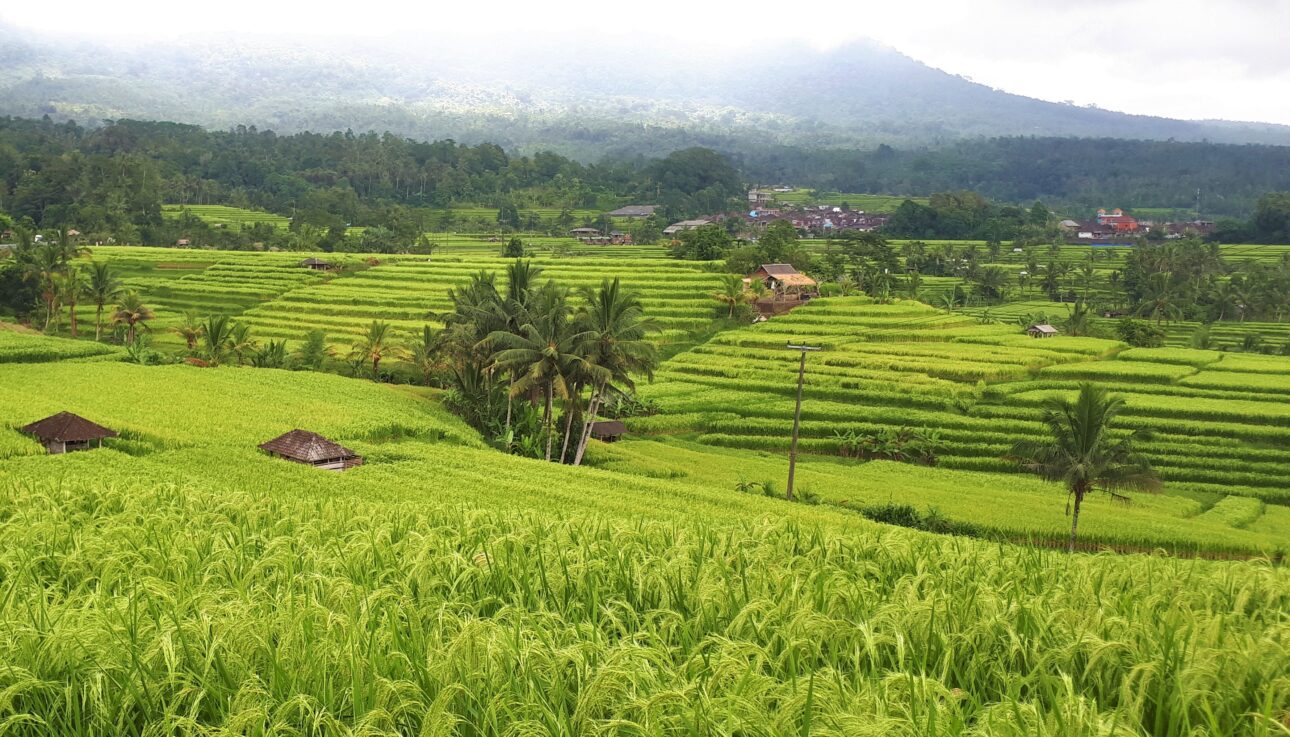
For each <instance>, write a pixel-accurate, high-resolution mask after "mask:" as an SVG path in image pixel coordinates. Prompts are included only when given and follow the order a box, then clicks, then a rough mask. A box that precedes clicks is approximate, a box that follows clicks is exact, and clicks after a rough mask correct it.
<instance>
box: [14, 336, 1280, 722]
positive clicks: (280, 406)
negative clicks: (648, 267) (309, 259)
mask: <svg viewBox="0 0 1290 737" xmlns="http://www.w3.org/2000/svg"><path fill="white" fill-rule="evenodd" d="M886 327H888V328H892V327H894V326H892V325H887V326H886ZM1088 348H1089V347H1087V346H1086V347H1085V348H1084V351H1080V352H1086V351H1087V350H1088ZM1058 352H1060V351H1058ZM0 386H3V387H5V388H6V389H13V391H0V539H4V540H5V541H6V544H5V545H3V546H0V572H3V574H4V578H3V591H4V595H3V596H0V633H3V636H2V637H0V664H2V665H0V686H2V687H3V688H2V690H0V692H2V693H3V694H4V699H3V700H0V720H3V722H2V723H3V724H4V725H5V733H6V734H7V735H13V736H14V737H44V736H45V735H50V734H57V735H107V734H112V735H127V736H134V735H139V736H143V735H159V734H167V735H171V734H173V735H209V734H244V733H255V734H318V735H322V734H336V735H355V736H356V735H406V734H443V733H453V732H454V731H456V732H460V733H467V734H472V735H479V737H503V736H504V735H516V734H521V733H522V734H530V733H531V734H678V735H679V734H712V735H719V734H733V733H736V732H737V733H740V734H764V735H780V734H801V735H824V734H829V735H832V734H857V735H876V734H883V735H897V736H898V737H924V736H934V737H966V736H968V735H991V736H992V737H1023V736H1025V737H1129V736H1130V735H1133V736H1135V737H1137V736H1139V735H1149V736H1150V737H1196V736H1198V735H1209V736H1211V737H1218V736H1220V735H1221V736H1223V737H1228V736H1230V737H1271V735H1276V734H1278V730H1279V729H1280V728H1279V727H1278V726H1277V725H1278V722H1279V721H1280V720H1281V719H1282V717H1283V714H1284V708H1283V707H1284V704H1285V703H1286V699H1287V698H1288V697H1290V682H1288V681H1287V679H1286V676H1285V674H1286V672H1287V665H1288V663H1290V653H1288V652H1287V649H1286V637H1287V622H1286V617H1285V612H1286V610H1287V606H1288V605H1290V601H1288V600H1287V597H1288V594H1287V592H1288V591H1290V581H1288V575H1287V572H1286V569H1285V568H1284V567H1280V566H1276V565H1273V564H1271V563H1269V562H1267V561H1257V560H1256V561H1203V560H1179V559H1176V558H1171V557H1167V556H1144V555H1134V556H1109V555H1077V556H1068V555H1066V554H1065V553H1057V552H1051V551H1046V550H1043V549H1036V548H1033V547H1023V546H1013V545H1001V544H998V543H995V542H992V541H979V540H971V539H964V538H953V537H945V536H936V535H927V534H923V533H917V532H913V531H909V530H903V529H899V528H894V527H890V526H885V525H878V524H875V523H872V522H869V521H867V520H865V519H863V518H861V517H860V515H858V514H855V513H854V512H850V511H847V510H844V509H839V508H836V507H833V506H830V505H819V506H810V505H804V504H788V503H786V502H784V501H782V500H775V499H767V498H765V497H762V496H758V495H751V494H742V493H738V492H735V491H734V490H732V489H731V488H729V486H728V485H727V484H726V483H724V482H721V483H714V482H712V481H710V480H709V478H716V477H715V476H713V477H709V476H708V475H707V474H717V473H720V472H721V469H720V468H718V464H716V463H714V462H713V460H714V458H717V457H719V455H720V454H719V453H714V454H710V455H707V454H703V453H693V454H691V453H686V452H683V451H678V452H677V454H676V456H675V457H674V459H673V460H674V461H676V462H677V463H678V465H679V466H681V467H682V468H684V469H688V470H691V471H693V472H694V474H695V475H694V477H693V478H692V479H685V478H673V479H667V478H663V479H660V478H643V477H642V476H641V475H640V474H637V473H622V472H619V471H615V470H613V469H587V468H581V469H575V468H570V467H567V466H558V465H556V464H550V463H543V462H541V461H533V460H526V459H521V458H516V457H511V456H504V455H501V454H499V453H498V452H496V451H493V450H491V449H488V448H485V447H483V446H482V443H480V441H479V439H478V438H477V437H475V436H474V435H473V433H471V432H470V431H469V430H468V429H466V428H465V427H464V426H463V425H462V424H461V423H460V422H458V421H457V420H455V419H454V418H452V417H450V416H448V415H447V414H446V413H444V412H443V411H442V410H441V409H439V408H438V406H437V405H436V404H435V403H434V402H433V401H428V400H429V399H430V395H429V394H428V393H427V392H424V391H416V390H408V389H407V388H406V387H403V388H399V387H390V386H383V385H378V384H375V383H372V382H368V381H361V380H353V379H345V378H341V377H337V376H327V375H322V374H313V373H308V372H286V371H275V370H264V369H236V368H218V369H199V368H195V367H191V366H163V367H144V366H135V365H130V364H121V363H84V364H77V363H69V362H60V363H56V364H47V365H33V364H25V365H19V364H8V365H3V366H0ZM107 387H110V389H111V390H110V391H105V388H107ZM64 408H65V409H70V410H72V411H76V412H78V413H80V414H84V415H86V416H88V417H91V418H94V419H96V420H100V421H102V422H104V423H107V424H109V425H111V426H114V427H119V428H120V429H121V430H122V433H123V436H124V437H123V438H120V439H115V440H111V441H109V443H108V445H107V447H105V448H102V449H97V450H93V451H89V452H84V453H75V454H70V455H65V456H47V455H42V454H40V453H38V452H34V449H33V447H32V446H33V444H32V443H31V442H30V441H29V440H26V439H24V438H22V437H21V436H18V435H16V434H15V433H13V432H12V430H11V429H10V428H12V427H14V426H16V425H19V424H21V423H24V422H27V421H30V420H31V419H33V418H35V417H39V416H41V415H43V414H47V413H49V412H51V411H53V410H54V409H64ZM296 426H304V427H311V428H314V429H316V430H319V431H321V432H323V433H325V434H327V435H329V436H331V437H333V438H335V439H336V440H338V441H341V442H343V443H344V444H346V445H350V446H352V447H353V448H354V449H355V450H358V451H360V452H361V453H363V454H364V455H365V456H366V459H367V463H365V464H364V465H363V466H361V467H358V468H355V469H352V470H350V471H347V472H346V473H344V474H338V473H327V472H321V471H319V470H317V469H314V468H310V467H307V466H303V465H299V464H293V463H289V462H286V461H282V460H277V459H273V458H270V457H267V456H266V455H265V454H263V453H261V452H259V451H257V450H256V449H255V447H254V446H255V444H256V443H258V442H260V441H262V440H263V439H266V438H268V437H271V436H273V435H274V434H276V433H278V432H281V431H282V430H284V429H286V428H290V427H296ZM775 460H777V459H775ZM738 462H739V458H738V457H734V456H732V457H730V458H729V461H728V464H727V465H729V466H733V465H734V464H735V463H738ZM771 462H772V461H771V460H763V461H762V463H771ZM776 465H777V466H778V465H779V464H778V463H776ZM757 470H760V469H757ZM757 470H754V472H757ZM918 470H920V469H913V468H912V467H908V466H898V465H896V464H882V463H875V464H870V466H869V467H866V468H864V469H863V470H862V472H863V473H864V474H866V480H865V484H866V485H868V486H870V487H874V486H877V487H882V486H886V487H897V488H898V487H902V486H905V485H908V484H911V483H914V482H915V481H916V480H917V479H918V478H920V475H914V474H912V473H907V472H914V471H918ZM825 471H826V469H821V470H820V471H819V473H820V474H821V476H823V475H826V474H825ZM954 473H955V472H952V471H939V472H938V473H937V474H932V475H930V476H929V477H928V479H929V480H928V481H927V486H926V489H927V491H926V493H927V495H928V496H929V497H934V498H935V499H937V500H938V501H941V500H943V503H945V504H949V503H950V501H951V500H953V498H954V497H955V496H956V495H957V496H959V497H964V498H966V497H969V496H970V494H971V493H972V491H973V490H974V489H975V488H976V487H972V486H969V487H962V486H960V487H955V485H954V482H953V481H952V480H951V481H947V480H946V479H945V478H943V477H942V476H941V475H942V474H954ZM949 478H951V479H953V478H956V477H954V476H950V477H949ZM1018 481H1019V483H1021V485H1024V480H1021V479H1018ZM821 483H822V484H823V481H822V480H821ZM822 491H827V490H823V489H822ZM1024 492H1025V489H1021V490H1020V491H1019V492H1018V493H1024ZM1039 494H1040V495H1042V492H1040V493H1039ZM1053 501H1055V500H1053ZM1247 501H1252V500H1240V499H1236V500H1235V501H1224V502H1221V503H1219V504H1215V505H1213V506H1212V507H1211V508H1210V509H1208V510H1207V511H1206V512H1204V514H1202V515H1199V516H1205V515H1210V516H1211V517H1212V518H1213V519H1210V520H1206V521H1204V523H1203V524H1202V523H1201V522H1198V523H1197V525H1198V526H1197V528H1196V529H1197V531H1198V532H1204V531H1207V530H1211V529H1218V527H1217V526H1218V525H1227V526H1229V527H1231V528H1232V529H1233V532H1232V533H1231V534H1232V535H1236V534H1237V532H1236V531H1237V530H1239V529H1240V528H1239V525H1242V524H1244V525H1247V526H1249V527H1251V528H1252V527H1253V526H1255V525H1257V524H1259V520H1258V519H1256V518H1257V517H1258V515H1257V514H1256V513H1255V512H1256V511H1257V510H1254V509H1252V508H1251V505H1250V504H1248V503H1245V502H1247ZM1157 502H1158V504H1159V508H1153V509H1157V511H1159V512H1160V514H1161V515H1162V516H1163V515H1165V514H1166V513H1167V512H1166V510H1165V507H1166V506H1167V505H1170V504H1176V503H1177V500H1172V499H1164V498H1162V499H1159V500H1157ZM961 503H964V502H961ZM1032 509H1033V507H1020V506H1019V507H1017V509H1016V510H1005V511H1014V512H1016V513H1027V512H1029V511H1031V510H1032ZM1089 510H1090V514H1089V516H1090V517H1093V516H1094V515H1095V514H1096V513H1099V512H1107V513H1109V512H1111V511H1113V510H1112V509H1110V508H1106V507H1103V506H1101V505H1100V504H1099V503H1097V502H1093V503H1090V507H1089ZM1134 511H1135V515H1131V516H1126V519H1125V520H1123V521H1122V522H1123V524H1125V525H1132V524H1133V523H1134V522H1135V521H1137V520H1140V519H1141V516H1140V515H1138V514H1136V513H1141V514H1146V513H1147V511H1148V509H1147V508H1146V507H1145V506H1144V508H1143V509H1140V510H1136V509H1135V510H1134ZM1199 516H1198V519H1199ZM1090 524H1092V523H1090ZM1107 524H1108V525H1111V524H1114V521H1113V520H1110V521H1108V523H1107ZM1216 534H1217V533H1216ZM111 684H122V685H121V686H119V687H117V686H115V685H111Z"/></svg>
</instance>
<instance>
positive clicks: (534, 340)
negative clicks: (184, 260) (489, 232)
mask: <svg viewBox="0 0 1290 737" xmlns="http://www.w3.org/2000/svg"><path fill="white" fill-rule="evenodd" d="M531 302H532V304H531V305H530V307H529V308H528V309H526V310H525V318H526V321H525V322H524V324H522V325H521V326H520V328H519V331H518V332H514V333H512V332H508V331H506V330H496V331H493V332H492V333H491V334H489V336H488V338H487V342H488V344H489V345H492V346H495V347H496V348H497V349H498V350H497V352H495V353H494V354H493V364H494V365H496V366H497V367H499V368H501V369H504V370H512V371H516V372H517V374H518V377H519V378H518V379H517V380H516V381H515V383H514V384H513V385H512V386H511V390H510V395H511V396H519V395H522V394H524V393H526V392H528V391H531V390H540V391H541V392H542V393H543V394H544V395H545V398H546V407H545V411H544V412H543V416H542V424H543V427H544V428H545V429H546V459H547V460H548V461H549V460H551V450H552V440H553V439H554V434H553V432H552V429H551V425H552V422H553V420H554V410H555V399H556V397H559V398H561V399H567V398H568V397H569V394H570V392H569V387H570V384H571V383H572V380H573V374H574V372H575V371H576V370H578V369H579V368H581V367H582V366H583V365H584V364H585V363H586V362H585V361H584V359H583V358H582V356H580V355H579V354H578V352H577V349H578V346H579V344H580V343H581V341H582V340H583V336H582V335H581V334H580V333H579V332H577V331H576V330H575V329H574V326H573V324H572V321H571V320H570V319H569V306H568V298H567V290H563V289H560V288H558V287H557V286H556V285H555V283H554V282H547V284H546V286H545V287H543V288H542V289H541V290H539V291H538V292H537V293H535V294H534V295H532V297H531Z"/></svg>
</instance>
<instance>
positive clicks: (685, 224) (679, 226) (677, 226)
mask: <svg viewBox="0 0 1290 737" xmlns="http://www.w3.org/2000/svg"><path fill="white" fill-rule="evenodd" d="M711 222H712V221H711V220H707V219H705V218H699V219H697V220H682V221H680V222H678V223H672V224H671V225H669V226H667V227H666V228H664V229H663V235H676V234H678V233H681V232H683V231H686V230H694V229H695V228H701V227H703V226H705V225H707V224H709V223H711Z"/></svg>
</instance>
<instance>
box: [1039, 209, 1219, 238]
mask: <svg viewBox="0 0 1290 737" xmlns="http://www.w3.org/2000/svg"><path fill="white" fill-rule="evenodd" d="M1060 225H1061V227H1062V230H1063V231H1065V232H1066V234H1067V240H1069V241H1071V242H1074V243H1088V244H1092V245H1111V244H1120V243H1124V244H1128V243H1131V242H1132V239H1133V238H1134V237H1136V236H1139V235H1145V234H1147V233H1150V232H1153V231H1156V230H1163V231H1164V234H1165V238H1168V239H1176V238H1184V237H1186V236H1189V235H1199V236H1204V235H1209V234H1210V233H1212V232H1214V222H1213V221H1212V220H1188V221H1183V222H1167V223H1155V222H1152V221H1150V220H1139V219H1138V218H1135V217H1133V216H1132V215H1129V214H1127V213H1125V212H1124V210H1121V209H1120V208H1118V207H1117V208H1115V209H1114V210H1106V209H1101V210H1098V211H1097V216H1096V217H1094V218H1092V219H1091V220H1078V221H1077V220H1063V221H1061V223H1060Z"/></svg>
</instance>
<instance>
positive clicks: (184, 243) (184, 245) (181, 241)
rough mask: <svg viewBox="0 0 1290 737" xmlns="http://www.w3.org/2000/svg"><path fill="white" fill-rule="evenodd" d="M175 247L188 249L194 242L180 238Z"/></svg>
mask: <svg viewBox="0 0 1290 737" xmlns="http://www.w3.org/2000/svg"><path fill="white" fill-rule="evenodd" d="M175 245H176V246H178V247H180V248H187V247H188V246H191V245H192V241H190V240H188V239H187V238H180V239H179V240H177V241H175Z"/></svg>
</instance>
